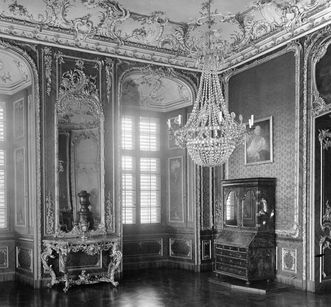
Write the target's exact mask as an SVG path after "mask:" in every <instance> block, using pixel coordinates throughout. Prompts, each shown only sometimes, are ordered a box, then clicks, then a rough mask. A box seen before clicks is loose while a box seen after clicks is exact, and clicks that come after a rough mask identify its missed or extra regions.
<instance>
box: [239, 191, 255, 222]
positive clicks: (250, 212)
mask: <svg viewBox="0 0 331 307" xmlns="http://www.w3.org/2000/svg"><path fill="white" fill-rule="evenodd" d="M255 192H256V189H248V190H246V191H245V193H244V196H243V198H242V200H241V206H242V224H243V226H244V227H255V226H256V201H257V200H256V196H255V195H256V193H255Z"/></svg>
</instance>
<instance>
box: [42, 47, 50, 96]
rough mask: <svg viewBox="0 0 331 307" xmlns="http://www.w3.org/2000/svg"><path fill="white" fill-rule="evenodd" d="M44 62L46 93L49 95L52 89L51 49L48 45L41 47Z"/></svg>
mask: <svg viewBox="0 0 331 307" xmlns="http://www.w3.org/2000/svg"><path fill="white" fill-rule="evenodd" d="M43 56H44V63H45V78H46V93H47V95H48V96H49V95H50V94H51V89H52V50H51V48H49V47H45V48H44V49H43Z"/></svg>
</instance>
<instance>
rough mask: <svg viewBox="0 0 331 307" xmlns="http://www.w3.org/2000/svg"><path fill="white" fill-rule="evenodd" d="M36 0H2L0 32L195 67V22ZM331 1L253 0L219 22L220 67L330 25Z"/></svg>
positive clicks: (101, 3) (101, 0)
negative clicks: (34, 1)
mask: <svg viewBox="0 0 331 307" xmlns="http://www.w3.org/2000/svg"><path fill="white" fill-rule="evenodd" d="M40 2H41V5H40V7H39V8H38V11H35V12H30V10H31V9H30V8H29V5H27V4H26V5H25V6H24V5H22V4H17V2H14V3H11V4H8V3H7V4H6V3H4V4H3V5H2V7H1V8H2V10H1V12H0V35H1V36H4V37H10V38H13V37H14V38H17V39H19V40H28V41H33V42H37V43H41V44H47V45H48V46H50V45H52V44H54V45H61V46H63V47H67V48H75V49H84V50H88V51H90V52H97V53H100V54H104V55H112V56H114V57H119V58H130V59H135V60H139V61H143V62H151V63H157V64H161V65H170V66H176V67H184V68H188V69H196V68H198V67H197V64H196V60H195V58H196V53H197V52H198V53H199V49H198V48H197V46H199V45H200V44H201V35H200V36H199V31H200V30H201V29H200V25H199V24H198V23H190V24H184V23H182V24H180V23H174V22H171V21H169V20H168V19H167V18H166V17H165V16H164V14H163V13H162V12H155V13H153V14H152V15H151V16H143V15H139V14H136V13H134V12H130V11H129V10H128V9H126V8H124V7H123V6H121V5H120V4H119V3H118V2H117V1H112V0H98V1H92V2H91V1H88V2H87V1H75V2H72V1H70V0H63V1H41V0H40ZM330 5H331V4H330V2H329V1H327V0H318V1H314V2H311V3H307V1H302V0H298V1H295V2H293V1H284V2H278V1H277V2H276V1H255V2H254V3H253V4H252V5H251V6H250V7H249V8H248V9H247V10H246V11H244V12H241V13H238V14H236V15H231V14H230V15H227V16H222V17H221V18H219V20H218V21H217V22H218V23H219V24H221V25H222V23H227V24H231V25H233V27H234V29H236V30H235V31H234V33H232V34H233V35H230V36H229V37H230V38H229V39H228V40H224V38H222V39H221V40H220V41H219V44H221V45H222V46H224V48H226V49H227V50H226V59H225V64H224V69H226V68H229V67H231V66H236V65H238V64H240V63H241V62H243V61H248V60H251V59H252V58H255V57H257V56H259V55H261V53H265V52H268V51H270V50H272V49H274V48H277V47H278V46H280V45H284V44H287V43H288V42H289V41H291V40H295V39H297V38H298V37H302V36H304V35H307V33H309V32H312V31H314V30H316V29H318V28H321V27H323V26H326V25H328V24H330V22H331V18H330V17H331V10H330ZM73 10H74V11H75V13H76V14H75V15H74V16H77V15H78V16H77V17H74V18H70V17H69V16H72V11H73ZM86 12H87V14H86ZM80 13H81V16H80V15H79V14H80ZM84 14H85V15H84Z"/></svg>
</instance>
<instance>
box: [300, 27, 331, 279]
mask: <svg viewBox="0 0 331 307" xmlns="http://www.w3.org/2000/svg"><path fill="white" fill-rule="evenodd" d="M330 42H331V26H330V25H329V26H326V27H324V28H323V29H322V30H320V31H318V32H314V33H312V34H310V35H308V36H307V37H306V39H305V41H304V62H303V148H305V150H304V151H303V157H302V159H303V161H302V163H303V172H304V177H303V193H304V194H303V197H304V198H303V200H304V206H303V208H304V212H305V213H306V214H305V215H304V216H303V227H304V229H308V231H307V235H306V236H305V237H304V244H303V247H304V249H303V253H305V252H306V250H308V251H309V256H308V257H307V258H308V271H307V278H308V279H309V280H313V281H314V280H315V262H316V260H315V259H316V258H315V248H314V245H315V224H316V221H315V217H313V216H312V215H313V214H314V213H315V196H314V195H315V187H314V177H315V168H314V152H315V151H314V146H315V141H314V138H315V137H314V135H315V128H314V127H315V124H314V120H315V119H316V118H317V117H319V116H321V115H323V114H325V113H327V112H330V110H331V109H330V107H329V106H328V105H327V104H326V102H325V101H324V99H323V98H322V97H321V96H320V94H319V92H318V90H317V87H316V73H315V71H316V64H317V63H318V62H319V61H320V60H321V58H322V57H323V56H324V55H325V53H326V51H327V48H328V47H329V45H330ZM308 184H309V186H308ZM307 202H309V203H308V204H307ZM321 212H322V211H321ZM321 214H322V213H321ZM309 216H311V218H308V217H309ZM306 266H307V264H306V258H304V263H303V271H304V272H306ZM320 268H321V266H320ZM321 278H322V272H321V271H320V272H319V282H321V280H322V279H321Z"/></svg>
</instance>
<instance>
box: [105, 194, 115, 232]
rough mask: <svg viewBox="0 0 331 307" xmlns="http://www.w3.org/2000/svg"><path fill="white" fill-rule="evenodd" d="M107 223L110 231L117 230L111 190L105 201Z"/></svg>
mask: <svg viewBox="0 0 331 307" xmlns="http://www.w3.org/2000/svg"><path fill="white" fill-rule="evenodd" d="M105 224H106V229H107V231H108V232H115V227H114V226H115V224H114V205H113V202H112V197H111V193H110V192H108V194H107V196H106V202H105Z"/></svg>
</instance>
